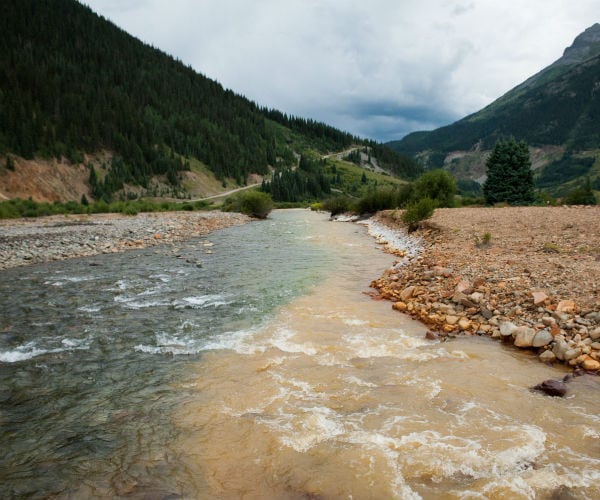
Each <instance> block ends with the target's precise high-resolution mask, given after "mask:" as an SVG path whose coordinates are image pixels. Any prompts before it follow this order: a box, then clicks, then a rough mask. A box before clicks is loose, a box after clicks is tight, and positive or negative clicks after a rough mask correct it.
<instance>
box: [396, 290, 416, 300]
mask: <svg viewBox="0 0 600 500" xmlns="http://www.w3.org/2000/svg"><path fill="white" fill-rule="evenodd" d="M416 288H417V287H416V286H407V287H406V288H405V289H404V290H402V291H401V292H400V299H401V300H402V301H403V302H406V301H407V300H408V299H410V298H411V297H412V296H413V293H414V292H415V289H416Z"/></svg>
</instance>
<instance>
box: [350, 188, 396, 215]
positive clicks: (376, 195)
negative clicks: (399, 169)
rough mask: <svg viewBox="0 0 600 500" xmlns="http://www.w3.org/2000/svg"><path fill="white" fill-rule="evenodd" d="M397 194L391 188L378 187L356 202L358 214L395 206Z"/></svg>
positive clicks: (371, 212)
mask: <svg viewBox="0 0 600 500" xmlns="http://www.w3.org/2000/svg"><path fill="white" fill-rule="evenodd" d="M397 206H398V196H397V194H396V193H395V192H394V191H392V190H391V189H379V190H377V191H372V192H371V193H369V194H367V195H366V196H363V197H362V198H361V199H360V200H359V201H358V203H357V206H356V210H357V212H358V213H359V214H374V213H375V212H379V211H380V210H390V209H392V208H397Z"/></svg>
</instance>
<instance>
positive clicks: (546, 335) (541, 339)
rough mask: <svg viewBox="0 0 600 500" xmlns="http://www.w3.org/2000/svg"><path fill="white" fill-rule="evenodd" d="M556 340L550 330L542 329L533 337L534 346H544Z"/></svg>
mask: <svg viewBox="0 0 600 500" xmlns="http://www.w3.org/2000/svg"><path fill="white" fill-rule="evenodd" d="M553 340H554V337H553V336H552V334H551V333H550V332H549V331H548V330H540V331H539V332H537V333H536V334H535V337H533V342H532V343H531V345H532V346H533V347H544V346H546V345H548V344H549V343H550V342H552V341H553Z"/></svg>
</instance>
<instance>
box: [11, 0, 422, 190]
mask: <svg viewBox="0 0 600 500" xmlns="http://www.w3.org/2000/svg"><path fill="white" fill-rule="evenodd" d="M0 30H1V32H2V37H0V109H1V111H2V112H1V114H2V120H0V188H2V189H0V195H2V196H4V197H9V198H10V197H13V196H23V195H25V194H27V189H24V187H23V182H22V181H23V179H24V178H26V177H28V176H30V175H31V172H38V174H36V175H37V176H44V177H47V178H48V179H44V180H45V181H46V180H47V182H44V183H42V184H45V185H46V186H47V185H48V184H50V185H51V184H52V182H53V181H52V182H50V179H51V178H52V179H53V178H62V179H63V180H64V177H65V175H67V177H68V174H65V173H64V172H63V173H61V174H60V175H57V169H58V167H57V166H58V165H60V166H61V168H62V169H63V170H64V169H65V168H67V169H68V166H72V167H73V168H74V170H73V172H74V174H73V175H74V176H76V177H77V179H78V180H77V183H78V188H77V190H78V191H79V190H80V189H81V185H80V184H81V179H80V178H81V169H82V166H83V167H84V168H85V169H87V173H88V175H89V177H88V180H87V188H88V189H87V191H86V192H84V193H80V194H79V195H78V196H77V197H76V199H78V198H79V196H80V195H81V194H86V196H91V197H92V198H95V199H98V198H105V199H110V198H115V197H116V196H119V197H137V196H140V195H150V196H178V197H188V196H208V195H211V194H215V193H216V192H218V191H219V190H223V191H225V190H227V189H231V188H233V187H235V186H238V185H244V184H246V183H248V182H254V181H255V180H256V179H257V178H260V177H261V176H264V175H268V174H269V173H270V172H271V170H272V168H284V167H293V166H295V165H296V163H297V161H298V157H299V155H300V154H301V153H304V152H305V151H312V152H315V153H316V154H324V153H326V152H329V151H341V150H344V149H347V148H348V147H350V146H351V145H366V144H368V143H367V142H366V141H363V140H361V139H359V138H357V137H354V136H352V135H351V134H349V133H346V132H343V131H340V130H337V129H335V128H333V127H330V126H328V125H326V124H322V123H318V122H314V121H311V120H306V119H302V118H296V117H288V116H287V115H285V114H283V113H279V112H275V111H272V110H267V109H262V108H260V107H259V106H257V105H256V104H255V103H253V102H251V101H249V100H248V99H246V98H245V97H243V96H240V95H237V94H235V93H234V92H233V91H231V90H227V89H224V88H223V87H222V86H221V85H220V84H219V83H217V82H215V81H213V80H210V79H209V78H206V77H205V76H203V75H201V74H198V73H197V72H195V71H194V70H193V69H192V68H190V67H189V66H185V65H184V64H183V63H181V62H180V61H177V60H175V59H173V58H172V57H170V56H169V55H167V54H165V53H163V52H161V51H160V50H158V49H156V48H153V47H150V46H148V45H146V44H144V43H142V42H140V41H139V40H137V39H135V38H133V37H132V36H130V35H128V34H127V33H125V32H124V31H123V30H121V29H119V28H117V27H116V26H115V25H114V24H112V23H110V22H109V21H107V20H105V19H104V18H102V17H100V16H98V15H96V14H95V13H94V12H92V10H91V9H89V8H88V7H86V6H84V5H82V4H79V3H77V2H76V1H74V0H6V1H4V2H2V4H1V5H0ZM373 147H379V148H383V150H385V151H386V152H385V155H384V156H387V160H386V161H384V163H385V168H386V169H387V170H388V171H390V172H393V173H395V174H397V175H400V176H405V177H411V176H414V175H416V173H417V171H418V168H417V167H416V165H415V164H414V162H412V161H411V160H408V159H406V158H403V157H401V156H399V155H397V154H395V153H392V152H390V150H389V149H388V148H384V147H383V146H381V145H373ZM31 162H34V163H35V168H34V167H32V163H31ZM66 171H67V170H65V172H66ZM34 184H35V183H34ZM8 185H13V186H17V187H15V189H14V190H12V191H11V190H7V189H4V188H5V187H6V186H8ZM29 189H30V195H31V196H34V197H40V198H45V199H50V200H52V199H53V198H54V199H63V200H64V199H66V198H65V197H66V196H71V195H72V194H74V193H71V192H70V191H71V190H72V189H74V188H73V187H72V186H69V187H64V186H63V188H61V189H59V190H58V191H55V192H54V193H52V192H50V193H49V194H48V193H46V194H44V195H43V196H42V192H43V191H44V189H45V188H44V187H43V186H42V187H39V188H38V187H35V186H31V187H30V188H29ZM24 190H25V191H26V192H25V193H24V192H23V191H24ZM51 191H52V190H51Z"/></svg>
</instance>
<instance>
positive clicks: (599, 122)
mask: <svg viewBox="0 0 600 500" xmlns="http://www.w3.org/2000/svg"><path fill="white" fill-rule="evenodd" d="M507 136H513V137H515V138H516V139H518V140H524V141H526V142H527V143H528V144H529V145H530V149H531V155H532V160H533V166H534V169H535V170H536V179H537V184H538V187H540V188H544V189H546V190H548V191H550V192H553V193H555V194H560V193H564V192H565V191H566V190H568V189H570V188H572V187H573V186H575V185H577V184H578V183H581V182H582V180H583V178H584V177H585V176H588V175H589V176H591V177H592V178H594V177H595V178H596V180H595V181H594V182H595V183H596V184H595V185H597V186H598V189H600V180H598V179H600V164H599V163H598V161H596V158H597V157H598V152H600V24H598V23H596V24H594V25H593V26H591V27H590V28H588V29H587V30H585V31H584V32H583V33H581V34H580V35H578V36H577V37H576V38H575V41H574V42H573V44H572V45H571V46H570V47H568V48H567V49H565V51H564V54H563V56H562V57H561V58H560V59H558V60H557V61H556V62H554V63H553V64H551V65H550V66H548V67H547V68H545V69H543V70H542V71H540V72H539V73H537V74H535V75H534V76H532V77H531V78H529V79H527V80H526V81H525V82H523V83H522V84H520V85H518V86H517V87H515V88H514V89H512V90H510V91H509V92H507V93H506V94H505V95H503V96H502V97H500V98H499V99H497V100H496V101H494V102H493V103H492V104H490V105H489V106H487V107H485V108H483V109H482V110H481V111H478V112H477V113H474V114H472V115H469V116H467V117H465V118H463V119H461V120H459V121H457V122H455V123H453V124H451V125H448V126H445V127H441V128H438V129H436V130H433V131H430V132H415V133H412V134H409V135H407V136H406V137H404V138H403V139H402V140H400V141H394V142H391V143H388V145H389V146H390V147H392V148H393V149H395V150H396V151H398V152H401V153H403V154H408V155H412V156H414V157H416V158H419V159H420V160H421V162H422V163H423V164H424V165H425V166H427V167H430V168H431V167H442V166H443V167H444V168H446V169H448V170H450V171H451V172H453V173H454V174H455V175H456V176H457V178H459V179H474V180H477V181H479V182H481V181H483V179H484V178H485V177H484V175H485V159H486V157H487V154H489V151H490V150H491V149H492V148H493V146H494V144H495V143H496V141H497V140H498V139H499V138H501V137H507Z"/></svg>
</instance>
